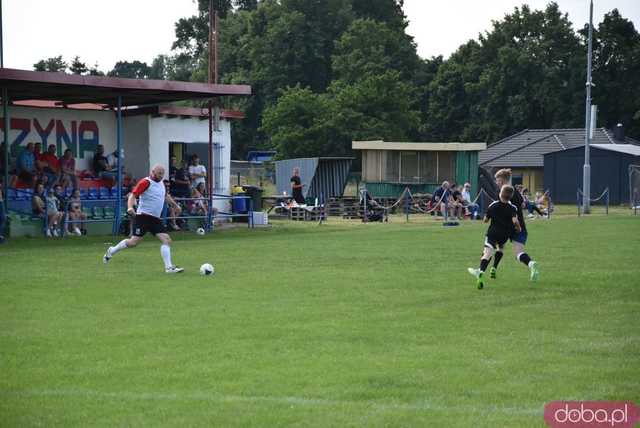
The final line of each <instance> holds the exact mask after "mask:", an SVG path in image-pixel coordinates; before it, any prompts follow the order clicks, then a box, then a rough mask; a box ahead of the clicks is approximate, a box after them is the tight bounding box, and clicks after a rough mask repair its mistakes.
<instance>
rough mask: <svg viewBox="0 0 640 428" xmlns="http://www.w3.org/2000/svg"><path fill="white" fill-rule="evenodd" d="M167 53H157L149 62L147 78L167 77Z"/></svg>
mask: <svg viewBox="0 0 640 428" xmlns="http://www.w3.org/2000/svg"><path fill="white" fill-rule="evenodd" d="M168 61H169V58H168V57H167V55H158V56H156V57H155V58H154V59H153V61H152V62H151V67H149V79H156V80H164V79H166V78H167V63H168Z"/></svg>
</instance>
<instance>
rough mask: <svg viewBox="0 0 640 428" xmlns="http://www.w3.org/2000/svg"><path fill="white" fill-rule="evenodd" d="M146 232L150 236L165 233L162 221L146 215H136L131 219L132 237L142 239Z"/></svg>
mask: <svg viewBox="0 0 640 428" xmlns="http://www.w3.org/2000/svg"><path fill="white" fill-rule="evenodd" d="M147 232H149V233H151V234H152V235H157V234H158V233H167V231H166V229H165V228H164V224H162V220H160V219H159V218H158V217H154V216H152V215H147V214H136V216H135V217H134V219H133V236H139V237H143V236H144V235H145V234H146V233H147Z"/></svg>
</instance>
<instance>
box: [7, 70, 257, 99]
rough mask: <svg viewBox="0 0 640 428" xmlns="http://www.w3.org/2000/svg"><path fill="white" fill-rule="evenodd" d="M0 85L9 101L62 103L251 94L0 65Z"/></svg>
mask: <svg viewBox="0 0 640 428" xmlns="http://www.w3.org/2000/svg"><path fill="white" fill-rule="evenodd" d="M0 86H2V87H6V88H7V89H8V90H9V98H10V99H11V100H12V101H20V100H53V101H59V102H61V103H62V104H65V105H67V104H83V103H93V104H106V105H110V106H115V105H116V103H117V99H118V97H119V96H120V97H121V99H122V106H123V107H126V106H142V105H149V104H160V103H170V102H175V101H183V100H192V99H208V98H213V97H220V96H226V95H229V96H242V95H251V86H248V85H217V84H216V85H214V84H207V83H196V82H176V81H171V80H143V79H123V78H119V77H105V76H80V75H72V74H64V73H49V72H42V71H28V70H16V69H11V68H0Z"/></svg>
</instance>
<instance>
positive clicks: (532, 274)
mask: <svg viewBox="0 0 640 428" xmlns="http://www.w3.org/2000/svg"><path fill="white" fill-rule="evenodd" d="M495 178H496V184H497V185H498V186H499V187H502V186H504V185H511V170H510V169H506V168H505V169H501V170H499V171H498V172H496V174H495ZM511 203H512V204H513V205H514V206H515V207H516V209H517V210H518V223H520V228H521V230H520V231H519V232H518V233H515V234H513V236H510V237H509V239H510V240H511V247H512V248H513V254H514V255H515V256H516V260H518V261H519V262H521V263H522V264H524V265H525V266H526V267H528V268H529V279H530V280H531V281H537V280H538V277H539V276H540V270H539V268H538V263H537V262H536V261H535V260H532V259H531V257H529V254H527V251H526V249H525V248H524V246H525V244H526V243H527V237H528V233H527V226H526V225H525V223H524V213H523V211H522V210H523V208H524V198H523V197H522V195H521V194H520V192H518V191H517V190H516V191H514V192H513V196H512V197H511ZM500 259H502V251H496V255H495V258H494V259H493V267H492V268H491V271H490V275H491V278H495V277H496V269H497V268H498V263H500Z"/></svg>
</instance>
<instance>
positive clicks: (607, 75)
mask: <svg viewBox="0 0 640 428" xmlns="http://www.w3.org/2000/svg"><path fill="white" fill-rule="evenodd" d="M580 34H581V36H582V37H583V40H584V42H583V43H584V44H585V45H586V43H587V39H586V38H587V34H588V28H587V27H586V26H585V28H584V29H582V30H581V31H580ZM583 56H586V55H584V54H583ZM584 70H585V68H584V67H583V71H582V76H583V80H586V76H584V74H585V73H586V72H585V71H584ZM592 77H593V82H594V83H595V85H596V86H595V87H594V88H593V90H592V98H593V103H594V104H597V105H598V125H599V126H606V127H608V128H613V127H614V126H616V124H618V123H620V122H621V123H623V124H624V125H625V127H626V130H627V134H629V135H631V136H636V137H637V136H640V120H639V119H640V117H638V116H640V115H637V112H640V34H639V33H638V31H637V30H636V28H635V27H634V25H633V23H632V22H631V21H629V20H627V19H625V18H623V17H622V16H621V15H620V12H619V11H618V10H617V9H613V10H612V11H611V12H609V13H607V14H606V15H605V16H604V19H603V21H602V22H601V23H600V24H599V25H598V28H597V29H594V31H593V76H592ZM583 97H584V94H583ZM583 103H584V98H583ZM583 107H584V104H583Z"/></svg>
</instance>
